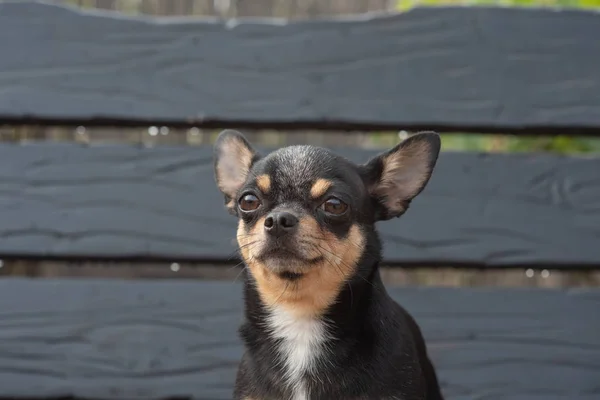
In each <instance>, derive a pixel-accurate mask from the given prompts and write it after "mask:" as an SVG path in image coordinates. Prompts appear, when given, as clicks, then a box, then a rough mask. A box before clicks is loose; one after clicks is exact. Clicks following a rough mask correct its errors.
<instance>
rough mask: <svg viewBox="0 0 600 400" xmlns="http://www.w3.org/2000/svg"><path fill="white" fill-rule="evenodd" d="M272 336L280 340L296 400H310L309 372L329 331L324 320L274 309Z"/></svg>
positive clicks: (320, 354) (270, 321)
mask: <svg viewBox="0 0 600 400" xmlns="http://www.w3.org/2000/svg"><path fill="white" fill-rule="evenodd" d="M268 324H269V328H270V331H271V334H272V335H273V338H275V339H279V341H280V343H279V348H278V351H279V353H280V357H281V360H282V364H283V365H282V366H283V368H284V370H285V380H286V382H287V384H288V385H289V387H290V388H291V390H292V391H293V393H294V395H293V400H308V393H307V385H306V382H305V379H304V376H305V374H306V372H314V371H315V368H316V367H317V365H318V363H319V362H321V360H322V357H323V353H324V351H325V348H324V347H325V340H326V338H327V332H326V328H325V325H324V323H323V322H322V321H319V320H317V319H313V318H299V317H296V316H294V315H291V314H289V313H288V312H286V311H285V310H282V309H275V310H273V312H272V313H271V315H270V317H269V319H268Z"/></svg>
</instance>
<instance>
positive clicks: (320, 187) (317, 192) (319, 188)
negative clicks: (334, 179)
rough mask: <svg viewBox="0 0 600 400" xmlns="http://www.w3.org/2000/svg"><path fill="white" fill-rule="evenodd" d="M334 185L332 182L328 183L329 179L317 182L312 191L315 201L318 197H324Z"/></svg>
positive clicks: (320, 179) (321, 179)
mask: <svg viewBox="0 0 600 400" xmlns="http://www.w3.org/2000/svg"><path fill="white" fill-rule="evenodd" d="M332 185H333V184H332V183H331V181H328V180H327V179H323V178H319V179H317V181H316V182H315V183H314V184H313V185H312V188H311V189H310V195H311V197H312V198H313V199H316V198H318V197H321V196H323V195H324V194H325V192H327V190H329V188H330V187H331V186H332Z"/></svg>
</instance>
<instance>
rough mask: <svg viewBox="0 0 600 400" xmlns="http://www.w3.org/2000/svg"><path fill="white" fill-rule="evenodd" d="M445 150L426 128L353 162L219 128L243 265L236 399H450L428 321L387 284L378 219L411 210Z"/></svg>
mask: <svg viewBox="0 0 600 400" xmlns="http://www.w3.org/2000/svg"><path fill="white" fill-rule="evenodd" d="M439 151H440V137H439V135H438V134H436V133H433V132H422V133H418V134H415V135H412V136H410V137H409V138H407V139H406V140H404V141H402V142H401V143H399V144H398V145H396V146H395V147H393V148H392V149H390V150H388V151H386V152H383V153H381V154H380V155H379V156H377V157H375V158H373V159H371V160H370V161H368V162H367V163H365V164H362V165H356V164H354V163H352V162H350V161H349V160H347V159H345V158H343V157H341V156H339V155H337V154H335V153H334V152H332V151H330V150H328V149H325V148H321V147H314V146H308V145H297V146H289V147H284V148H281V149H279V150H276V151H274V152H272V153H270V154H268V155H266V156H264V157H262V156H260V155H259V154H258V153H257V152H256V151H255V150H254V148H253V147H252V146H251V145H250V143H248V141H247V140H246V138H245V137H244V136H243V135H242V134H241V133H239V132H237V131H233V130H225V131H223V132H222V133H221V134H220V135H219V137H218V138H217V141H216V143H215V147H214V168H215V179H216V183H217V186H218V187H219V189H220V191H221V192H222V194H223V195H224V198H225V205H226V208H227V209H228V210H229V212H230V213H232V214H234V215H236V216H237V217H238V219H239V222H238V227H237V242H238V245H239V252H240V256H241V258H242V261H243V263H244V265H245V268H244V273H245V284H244V298H245V318H244V322H243V324H242V326H241V328H240V332H239V333H240V336H241V338H242V340H243V342H244V344H245V349H246V351H245V353H244V355H243V357H242V360H241V362H240V365H239V368H238V373H237V378H236V384H235V389H234V399H235V400H442V399H443V397H442V394H441V391H440V388H439V384H438V379H437V376H436V372H435V370H434V367H433V365H432V363H431V361H430V359H429V356H428V353H427V350H426V346H425V342H424V339H423V336H422V334H421V331H420V328H419V327H418V325H417V323H416V322H415V320H414V319H413V318H412V317H411V316H410V315H409V313H408V312H407V311H406V310H405V309H403V308H402V307H401V306H400V305H398V304H397V303H396V302H395V301H394V300H393V299H392V298H391V297H390V296H389V294H388V293H387V291H386V289H385V287H384V284H383V282H382V279H381V276H380V273H379V269H378V266H379V263H380V261H381V258H382V255H381V253H382V244H381V240H380V238H379V235H378V233H377V230H376V229H375V223H376V222H377V221H383V220H388V219H391V218H394V217H400V216H401V215H402V214H404V213H405V212H406V210H407V209H408V207H409V204H410V203H411V201H412V200H413V198H415V196H417V195H418V194H419V193H420V192H421V191H422V190H423V188H424V187H425V185H426V184H427V182H428V181H429V178H430V176H431V173H432V171H433V169H434V166H435V164H436V161H437V158H438V154H439Z"/></svg>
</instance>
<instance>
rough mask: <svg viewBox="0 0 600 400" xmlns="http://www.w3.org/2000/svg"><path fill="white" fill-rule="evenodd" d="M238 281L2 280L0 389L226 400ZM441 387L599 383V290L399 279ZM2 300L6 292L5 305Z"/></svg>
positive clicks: (539, 390)
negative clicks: (435, 284) (434, 284)
mask: <svg viewBox="0 0 600 400" xmlns="http://www.w3.org/2000/svg"><path fill="white" fill-rule="evenodd" d="M241 292H242V287H241V284H239V283H237V284H234V283H228V282H199V281H195V282H194V281H169V282H166V281H110V280H85V279H79V280H78V279H73V280H26V279H2V280H0V304H3V305H5V307H4V308H3V309H2V310H0V339H1V340H0V398H2V399H4V398H11V399H12V398H16V399H20V398H27V399H36V398H51V397H59V396H74V397H78V398H93V399H98V400H102V399H106V400H109V399H110V400H130V399H142V398H143V399H145V400H154V399H157V400H158V399H166V398H176V397H181V398H193V399H199V400H219V399H222V400H229V399H231V393H232V388H233V382H234V377H235V370H236V367H237V363H238V361H239V359H240V357H241V354H242V351H243V349H242V346H241V344H240V341H239V340H238V337H237V328H238V324H239V323H240V321H241V317H242V302H241ZM391 293H392V295H393V297H394V298H395V299H396V300H398V301H399V302H400V303H401V304H403V305H404V306H405V307H406V308H407V309H408V310H409V311H410V312H411V313H413V314H414V316H415V318H416V319H417V321H418V323H419V324H420V325H421V327H422V329H423V332H424V335H425V337H426V340H427V343H428V346H429V352H430V354H431V356H432V358H433V360H434V363H435V365H436V367H437V369H438V373H439V377H440V380H441V384H442V388H443V391H444V393H445V395H446V396H447V397H446V398H447V399H449V400H451V399H456V400H458V399H466V398H469V399H480V398H487V397H490V398H492V397H493V398H494V399H503V400H509V399H511V400H512V399H519V400H525V399H531V400H539V399H542V398H544V399H553V400H592V399H597V398H598V397H599V396H600V389H599V387H598V376H599V374H600V361H599V360H600V336H599V335H598V334H597V333H598V331H599V330H600V321H599V320H598V318H594V316H596V315H597V311H598V309H599V307H600V291H598V290H589V291H587V290H584V291H582V290H578V291H555V290H539V289H538V290H535V289H533V290H531V289H441V288H439V289H435V288H420V289H418V288H401V289H400V288H398V289H393V290H391ZM7 305H10V306H7Z"/></svg>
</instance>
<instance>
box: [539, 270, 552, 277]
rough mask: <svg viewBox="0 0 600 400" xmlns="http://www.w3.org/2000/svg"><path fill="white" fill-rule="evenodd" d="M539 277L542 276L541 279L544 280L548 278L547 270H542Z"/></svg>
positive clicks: (548, 272)
mask: <svg viewBox="0 0 600 400" xmlns="http://www.w3.org/2000/svg"><path fill="white" fill-rule="evenodd" d="M541 275H542V278H544V279H546V278H549V277H550V271H548V270H547V269H543V270H542V273H541Z"/></svg>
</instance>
